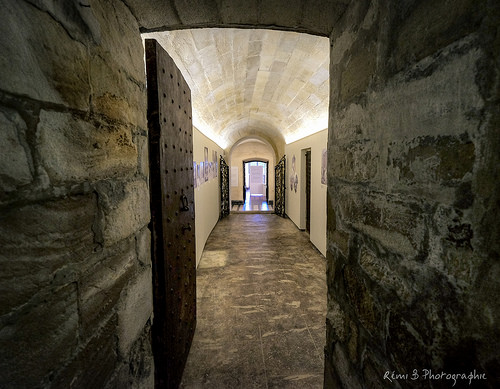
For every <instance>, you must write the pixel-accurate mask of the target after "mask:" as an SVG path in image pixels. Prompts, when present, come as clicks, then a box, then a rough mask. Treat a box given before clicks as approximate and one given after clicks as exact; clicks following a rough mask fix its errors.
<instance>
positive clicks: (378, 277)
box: [359, 249, 414, 305]
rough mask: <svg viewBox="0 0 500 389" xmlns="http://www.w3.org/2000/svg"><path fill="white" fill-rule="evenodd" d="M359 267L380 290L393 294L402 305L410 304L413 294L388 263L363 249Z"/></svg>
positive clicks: (406, 283)
mask: <svg viewBox="0 0 500 389" xmlns="http://www.w3.org/2000/svg"><path fill="white" fill-rule="evenodd" d="M359 262H360V265H361V268H362V269H363V270H364V271H365V273H366V274H368V276H369V277H370V278H371V279H372V280H373V281H374V282H376V283H377V284H379V285H380V286H381V287H382V288H384V289H386V290H389V291H392V292H394V293H395V294H396V295H397V296H398V298H399V299H400V300H401V301H403V302H404V304H407V305H409V304H411V302H412V300H413V298H414V293H413V291H412V289H411V288H410V286H409V285H408V282H407V281H406V280H405V279H404V278H403V277H401V275H400V271H398V269H392V268H391V266H390V265H389V263H388V261H386V260H384V259H383V258H379V257H377V256H376V255H375V254H373V253H371V252H370V251H368V250H366V249H363V250H361V255H360V260H359Z"/></svg>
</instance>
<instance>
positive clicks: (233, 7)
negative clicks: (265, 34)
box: [217, 0, 259, 25]
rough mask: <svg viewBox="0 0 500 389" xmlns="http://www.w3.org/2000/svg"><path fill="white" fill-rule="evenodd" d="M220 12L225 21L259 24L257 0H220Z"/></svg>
mask: <svg viewBox="0 0 500 389" xmlns="http://www.w3.org/2000/svg"><path fill="white" fill-rule="evenodd" d="M217 3H218V4H217V6H218V9H219V14H220V17H221V19H222V20H223V22H224V23H228V24H229V23H231V24H247V23H251V24H256V25H257V24H259V8H258V5H257V1H255V0H236V1H234V0H219V1H217Z"/></svg>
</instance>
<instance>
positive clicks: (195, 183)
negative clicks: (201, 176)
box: [193, 161, 198, 188]
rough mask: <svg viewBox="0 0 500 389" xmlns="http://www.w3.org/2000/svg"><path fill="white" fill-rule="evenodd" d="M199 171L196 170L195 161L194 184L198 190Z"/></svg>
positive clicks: (194, 164)
mask: <svg viewBox="0 0 500 389" xmlns="http://www.w3.org/2000/svg"><path fill="white" fill-rule="evenodd" d="M197 173H198V172H197V170H196V161H193V184H194V187H195V188H197V187H198V178H197V175H198V174H197Z"/></svg>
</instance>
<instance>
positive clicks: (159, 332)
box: [145, 39, 196, 389]
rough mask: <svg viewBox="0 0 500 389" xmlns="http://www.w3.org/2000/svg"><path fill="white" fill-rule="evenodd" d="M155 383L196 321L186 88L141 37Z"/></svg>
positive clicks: (176, 375)
mask: <svg viewBox="0 0 500 389" xmlns="http://www.w3.org/2000/svg"><path fill="white" fill-rule="evenodd" d="M145 45H146V72H147V93H148V131H149V162H150V192H151V226H150V228H151V235H152V242H151V243H152V247H151V252H152V264H153V301H154V321H153V339H152V344H153V354H154V358H155V387H156V388H157V389H158V388H178V386H179V384H180V381H181V379H182V372H183V370H184V366H185V364H186V359H187V356H188V353H189V349H190V346H191V341H192V339H193V334H194V330H195V326H196V265H195V263H196V252H195V251H196V246H195V231H194V225H195V223H194V217H195V215H194V182H193V134H192V128H193V127H192V119H191V91H190V89H189V87H188V85H187V83H186V82H185V80H184V78H183V77H182V74H181V73H180V71H179V70H178V69H177V67H176V66H175V63H174V61H173V60H172V59H171V58H170V56H169V55H168V54H167V52H165V51H164V50H163V48H162V47H161V46H160V45H159V44H158V43H157V42H156V41H155V40H153V39H147V40H146V42H145Z"/></svg>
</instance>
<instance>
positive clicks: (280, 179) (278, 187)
mask: <svg viewBox="0 0 500 389" xmlns="http://www.w3.org/2000/svg"><path fill="white" fill-rule="evenodd" d="M285 161H286V158H285V156H283V157H282V158H281V159H280V161H279V162H278V164H277V165H276V166H275V167H274V201H275V204H274V213H275V214H276V215H279V216H281V217H285Z"/></svg>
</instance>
